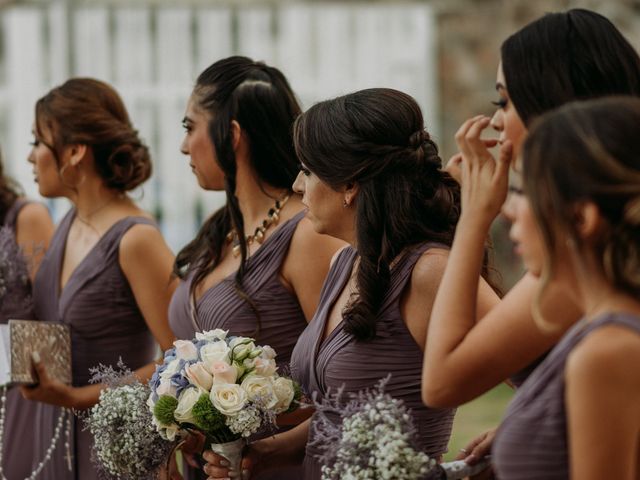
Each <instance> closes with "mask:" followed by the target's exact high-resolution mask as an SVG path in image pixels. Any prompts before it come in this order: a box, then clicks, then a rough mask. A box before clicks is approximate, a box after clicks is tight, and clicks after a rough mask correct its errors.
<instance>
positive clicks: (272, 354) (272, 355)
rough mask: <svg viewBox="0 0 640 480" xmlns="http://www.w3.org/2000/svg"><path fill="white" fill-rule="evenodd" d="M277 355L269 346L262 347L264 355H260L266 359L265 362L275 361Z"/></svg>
mask: <svg viewBox="0 0 640 480" xmlns="http://www.w3.org/2000/svg"><path fill="white" fill-rule="evenodd" d="M276 355H277V354H276V351H275V350H274V349H273V348H271V347H270V346H269V345H265V346H263V347H262V353H261V354H260V357H262V358H264V359H265V360H273V359H274V358H276Z"/></svg>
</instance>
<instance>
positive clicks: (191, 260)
mask: <svg viewBox="0 0 640 480" xmlns="http://www.w3.org/2000/svg"><path fill="white" fill-rule="evenodd" d="M299 114H300V107H299V105H298V102H297V100H296V98H295V95H294V94H293V92H292V90H291V87H290V86H289V83H288V82H287V79H286V78H285V77H284V75H283V74H282V73H281V72H280V71H279V70H278V69H276V68H274V67H271V66H268V65H265V64H264V63H262V62H254V61H253V60H251V59H249V58H246V57H239V56H235V57H229V58H226V59H223V60H220V61H217V62H215V63H214V64H213V65H211V66H210V67H208V68H207V69H206V70H204V71H203V72H202V73H201V74H200V76H199V77H198V79H197V81H196V85H195V87H194V90H193V93H192V95H191V98H190V100H189V103H188V105H187V109H186V114H185V117H184V120H183V125H184V128H185V130H186V133H185V137H184V141H183V143H182V147H181V151H182V153H183V154H185V155H188V156H189V160H190V166H191V169H192V171H193V173H194V174H195V176H196V178H197V180H198V183H199V185H200V187H201V188H203V189H204V190H214V191H224V192H225V194H226V203H225V204H224V205H223V206H222V208H220V209H219V210H217V211H216V212H214V213H213V214H212V215H211V216H210V217H209V219H208V220H207V221H206V222H205V223H204V224H203V225H202V227H201V229H200V232H199V233H198V235H197V236H196V238H195V239H194V240H193V241H191V243H189V244H188V245H187V246H186V247H184V248H183V249H182V250H181V251H180V252H179V253H178V256H177V257H176V263H175V270H174V271H175V273H176V275H177V276H179V277H180V278H181V280H182V281H181V282H180V285H179V286H178V288H177V290H176V293H175V295H174V296H173V299H172V301H171V305H170V308H169V322H170V324H171V327H172V328H173V331H174V332H175V334H176V336H177V337H178V338H180V339H188V340H190V339H192V338H193V337H194V336H195V334H196V332H201V331H203V330H204V331H206V330H213V329H216V328H221V329H224V330H227V331H228V332H229V334H230V335H244V336H251V337H254V338H255V339H256V343H257V344H260V345H269V346H271V347H273V349H274V350H275V351H276V353H277V357H276V362H277V364H278V366H279V367H280V369H281V371H282V369H285V368H286V369H288V364H289V360H290V358H291V352H292V350H293V347H294V346H295V344H296V341H297V340H298V337H299V336H300V334H301V333H302V331H303V330H304V329H305V328H306V326H307V322H308V321H310V320H311V318H312V317H313V313H314V312H315V310H316V307H317V305H318V299H319V297H320V289H321V288H322V284H323V282H324V279H325V276H326V274H327V271H328V270H329V261H330V260H331V256H332V255H333V254H334V253H335V252H336V250H337V249H338V248H339V247H340V246H342V242H339V241H338V240H335V239H333V238H331V237H328V236H325V235H320V234H318V233H316V232H315V231H314V229H313V227H312V223H311V222H310V221H309V220H308V219H305V218H304V206H303V205H302V201H301V200H302V199H301V196H300V195H298V194H295V193H294V192H293V191H292V190H291V185H292V184H293V181H294V179H295V178H296V175H297V174H298V159H297V157H296V153H295V151H294V149H293V138H292V129H293V122H294V120H295V118H296V117H297V116H298V115H299ZM299 421H300V420H298V419H296V418H289V419H286V420H285V419H282V418H281V419H280V422H281V423H293V424H295V423H298V422H299ZM187 458H188V460H189V462H190V463H191V466H192V467H196V466H197V464H196V460H195V459H193V458H191V457H190V456H187ZM186 475H187V477H188V478H197V476H198V475H200V476H203V474H202V470H201V469H199V468H198V469H197V470H196V469H195V468H187V473H186ZM274 475H275V477H274V478H277V479H285V478H288V477H287V475H292V476H291V477H289V478H296V479H297V478H300V476H299V474H298V473H294V472H290V473H285V472H283V471H282V470H279V471H278V472H274Z"/></svg>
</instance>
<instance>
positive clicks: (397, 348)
mask: <svg viewBox="0 0 640 480" xmlns="http://www.w3.org/2000/svg"><path fill="white" fill-rule="evenodd" d="M294 139H295V145H296V151H297V152H298V156H299V158H300V161H301V163H302V170H301V172H300V174H299V175H298V179H297V180H296V183H295V185H294V188H295V189H296V190H297V191H299V192H301V193H302V194H303V198H302V201H303V202H304V204H305V205H306V206H307V209H308V211H307V216H308V218H309V219H310V220H311V222H312V224H313V227H314V228H315V230H316V231H317V232H319V233H324V234H327V235H330V236H332V237H335V238H338V239H340V240H343V241H345V242H347V243H348V246H347V247H345V248H344V249H342V250H340V252H339V253H337V254H336V256H335V257H334V259H333V263H332V267H331V270H330V271H329V274H328V276H327V280H326V282H325V285H324V289H323V292H322V296H321V298H320V305H319V307H318V310H317V312H316V314H315V316H314V319H313V321H312V322H311V323H310V325H309V327H308V328H307V329H306V330H305V332H304V333H303V334H302V336H301V337H300V339H299V340H298V344H297V345H296V348H295V350H294V352H293V355H292V360H291V370H292V374H293V376H294V378H296V379H297V381H298V382H300V384H301V386H302V387H303V389H304V390H306V391H307V393H308V394H310V395H317V396H319V398H322V396H323V395H325V394H326V393H327V391H328V390H329V389H331V390H335V389H338V388H343V389H344V392H347V393H348V392H357V391H360V390H362V389H366V388H372V387H374V386H375V385H376V383H377V382H378V381H379V380H380V379H383V378H385V377H387V375H389V374H391V377H390V379H389V381H388V382H387V383H386V387H385V390H386V392H387V393H388V394H390V395H392V396H393V397H394V398H398V399H401V400H403V401H404V403H405V404H406V405H407V406H408V407H409V408H410V409H411V412H412V416H413V421H414V425H415V426H416V429H417V434H418V442H419V445H420V448H421V450H422V451H424V452H425V453H426V454H428V455H429V456H430V457H432V458H435V459H439V458H440V457H441V456H442V454H444V453H445V452H446V450H447V444H448V442H449V436H450V433H451V426H452V423H453V416H454V413H455V410H454V409H432V408H428V407H425V406H424V405H423V404H422V400H421V393H420V378H421V366H422V357H423V355H424V345H425V338H426V335H427V327H428V324H429V317H430V311H431V306H432V304H433V299H434V298H435V294H436V291H437V289H438V286H439V284H440V278H441V276H442V272H443V270H444V267H445V265H446V263H447V257H448V250H449V247H450V245H451V242H452V241H453V235H454V231H455V226H456V223H457V221H458V216H459V188H458V185H457V183H456V181H455V180H454V179H453V178H452V177H451V176H450V175H449V174H448V173H446V172H444V171H443V170H442V169H441V160H440V157H439V156H438V149H437V147H436V144H435V143H434V141H433V140H432V139H431V136H430V135H429V133H428V132H427V131H426V130H425V126H424V121H423V117H422V112H421V111H420V108H419V106H418V104H417V103H416V101H415V100H414V99H413V98H411V97H410V96H409V95H407V94H404V93H402V92H399V91H397V90H391V89H383V88H377V89H369V90H362V91H359V92H355V93H352V94H349V95H346V96H343V97H338V98H336V99H333V100H327V101H324V102H321V103H319V104H317V105H314V106H313V107H311V108H310V109H309V110H308V111H306V112H305V113H304V114H303V115H302V116H300V118H299V119H298V120H297V121H296V125H295V130H294ZM479 288H480V291H481V294H480V295H479V300H478V307H477V308H478V314H480V315H483V314H484V313H485V312H486V311H487V310H488V309H489V308H490V307H492V306H493V305H495V303H496V301H497V297H496V295H495V293H494V292H493V290H492V289H491V287H490V286H489V285H488V284H487V283H486V282H485V281H484V280H482V281H480V287H479ZM331 420H332V421H335V422H339V421H340V418H339V416H335V417H332V418H331ZM315 421H316V417H315V416H314V417H312V418H311V419H310V420H307V421H306V422H305V423H303V424H301V425H299V426H298V427H296V428H295V429H293V430H291V431H289V432H285V433H283V434H280V435H276V436H275V437H273V438H269V439H265V440H261V441H260V442H256V443H255V444H253V445H252V447H251V450H250V453H249V455H248V457H249V458H248V459H246V460H245V464H244V465H245V467H246V468H253V470H254V472H255V471H260V470H262V469H267V470H268V469H269V468H271V467H272V466H273V465H279V464H287V463H296V462H301V461H302V459H303V458H304V475H303V477H302V478H305V479H306V480H316V479H320V477H321V467H322V465H321V462H320V461H319V459H318V458H317V455H318V453H319V450H318V448H317V447H318V442H319V441H321V440H320V439H318V438H316V435H315V431H314V422H315ZM307 439H308V442H307ZM305 445H306V448H305ZM206 455H207V457H206V458H207V459H208V460H209V461H210V464H209V465H207V467H206V471H207V472H208V473H209V474H210V475H212V476H213V477H216V478H223V477H226V476H227V474H228V473H229V472H228V471H227V470H226V469H224V468H221V466H220V457H217V456H215V455H214V454H212V453H207V454H206Z"/></svg>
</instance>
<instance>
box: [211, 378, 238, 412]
mask: <svg viewBox="0 0 640 480" xmlns="http://www.w3.org/2000/svg"><path fill="white" fill-rule="evenodd" d="M209 398H210V399H211V403H212V404H213V406H214V407H216V408H217V409H218V410H219V411H220V413H222V414H223V415H234V414H236V413H238V412H239V411H240V410H242V409H243V408H244V406H245V404H246V403H247V393H246V392H245V391H244V390H243V389H242V387H240V385H237V384H235V383H231V384H222V383H218V384H216V383H214V384H213V386H212V387H211V393H210V394H209Z"/></svg>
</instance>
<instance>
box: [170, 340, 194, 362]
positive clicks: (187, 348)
mask: <svg viewBox="0 0 640 480" xmlns="http://www.w3.org/2000/svg"><path fill="white" fill-rule="evenodd" d="M173 346H174V347H176V357H177V358H178V359H181V360H186V361H191V360H197V359H198V348H197V347H196V346H195V345H194V344H193V342H192V341H191V340H176V341H175V342H173Z"/></svg>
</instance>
